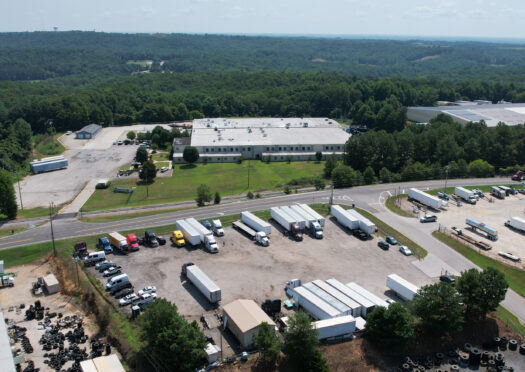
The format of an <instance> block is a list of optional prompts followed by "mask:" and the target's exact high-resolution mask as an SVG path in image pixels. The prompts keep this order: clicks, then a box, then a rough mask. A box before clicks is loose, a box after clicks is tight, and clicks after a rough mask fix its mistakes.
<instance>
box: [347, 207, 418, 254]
mask: <svg viewBox="0 0 525 372" xmlns="http://www.w3.org/2000/svg"><path fill="white" fill-rule="evenodd" d="M356 210H357V211H358V212H359V213H361V214H362V215H363V216H365V217H366V218H368V219H369V220H370V221H372V222H373V223H374V224H375V225H376V226H377V228H378V229H379V231H378V234H379V235H380V236H382V237H386V236H387V235H392V236H393V237H395V238H396V239H397V241H398V244H399V245H406V246H407V247H409V248H410V250H411V251H412V253H413V254H414V255H415V256H416V257H417V258H419V259H422V258H425V256H426V255H427V253H428V252H427V251H426V249H424V248H423V247H421V246H420V245H419V244H416V243H415V242H414V241H412V240H410V239H409V238H407V237H406V236H405V235H403V234H401V233H400V232H399V231H397V230H396V229H394V228H393V227H391V226H390V225H387V224H386V223H384V222H383V221H381V220H380V219H379V218H377V217H376V216H374V215H373V214H371V213H369V212H367V211H365V210H363V209H360V208H356Z"/></svg>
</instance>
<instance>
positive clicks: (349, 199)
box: [0, 178, 525, 321]
mask: <svg viewBox="0 0 525 372" xmlns="http://www.w3.org/2000/svg"><path fill="white" fill-rule="evenodd" d="M498 183H509V180H508V178H499V179H498V178H487V179H467V180H448V183H447V186H459V185H491V184H498ZM443 186H444V181H443V180H433V181H421V182H408V183H400V184H385V185H369V186H360V187H355V188H349V189H338V190H334V191H333V198H334V200H333V202H334V204H347V205H350V204H355V205H356V206H358V207H361V208H363V209H367V210H369V211H370V212H372V213H373V214H374V215H376V216H377V217H378V218H380V219H382V220H383V221H385V222H386V223H388V224H389V225H391V226H392V227H394V228H395V229H397V230H398V231H400V232H401V233H403V234H405V235H406V236H408V237H409V238H411V239H412V240H414V241H415V242H416V243H418V244H419V245H421V246H423V247H425V249H427V251H428V252H429V256H430V257H432V260H433V261H432V262H433V263H434V262H436V265H442V267H450V268H452V269H453V270H454V271H455V272H457V273H459V272H461V271H464V270H466V269H469V268H471V267H476V266H475V265H474V264H472V263H471V262H470V261H469V260H467V259H465V258H464V257H463V256H461V255H460V254H458V253H456V252H455V251H454V250H452V249H450V248H449V247H448V246H446V245H445V244H443V243H441V242H439V241H438V240H436V239H434V238H433V237H432V236H431V233H432V231H433V230H435V228H436V226H435V224H426V225H424V224H419V223H418V222H417V220H416V219H409V218H402V217H399V216H397V215H395V214H393V213H392V212H390V211H388V210H387V208H386V207H385V206H384V202H385V200H386V199H387V198H388V197H389V196H391V195H393V194H395V193H396V192H397V193H405V192H406V191H407V189H408V188H410V187H417V188H420V189H435V188H440V187H443ZM331 193H332V191H331V190H323V191H316V192H309V193H299V194H290V195H281V196H275V197H269V198H263V199H254V200H243V201H237V202H232V203H228V204H222V205H214V206H209V207H204V208H195V209H186V210H181V211H176V212H170V213H163V214H158V215H153V216H147V217H137V218H132V219H126V220H121V221H116V222H108V223H86V222H80V221H78V220H77V219H74V218H72V219H57V220H54V221H53V227H54V234H55V239H57V240H60V239H68V238H75V237H81V236H87V235H98V234H104V233H108V232H111V231H115V230H117V231H118V230H132V229H136V228H140V229H144V228H145V227H155V226H162V225H168V224H173V223H175V220H177V219H180V218H188V217H194V218H196V219H204V218H214V217H215V218H216V217H219V218H220V217H221V216H225V215H231V214H237V213H240V212H242V211H245V210H249V211H257V210H264V209H269V208H270V207H274V206H280V205H289V204H292V203H308V204H310V203H327V202H329V199H330V196H331ZM106 213H107V212H106ZM50 240H51V231H50V226H49V224H45V225H43V226H40V227H37V228H34V229H31V230H28V231H25V232H22V233H19V234H16V235H13V236H9V237H5V238H1V239H0V250H2V249H6V248H11V247H17V246H25V245H29V244H35V243H40V242H46V241H50ZM502 304H503V306H505V307H506V308H507V309H508V310H509V311H511V312H512V313H513V314H515V315H516V316H517V317H518V318H520V319H521V320H522V321H523V320H525V299H524V298H523V297H521V296H519V295H518V294H517V293H515V292H514V291H511V290H509V291H508V293H507V296H506V298H505V300H504V301H503V303H502Z"/></svg>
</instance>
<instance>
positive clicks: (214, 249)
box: [183, 217, 219, 253]
mask: <svg viewBox="0 0 525 372" xmlns="http://www.w3.org/2000/svg"><path fill="white" fill-rule="evenodd" d="M186 222H187V223H188V224H190V225H191V227H193V229H194V230H195V231H197V232H198V233H199V238H200V240H201V243H202V244H204V247H206V249H207V250H208V251H209V252H211V253H218V252H219V247H218V246H217V241H216V240H215V238H214V237H213V232H212V231H210V230H208V229H207V228H205V227H204V226H203V225H202V224H201V223H200V222H199V221H197V220H196V219H195V218H193V217H191V218H187V219H186ZM183 234H184V233H183Z"/></svg>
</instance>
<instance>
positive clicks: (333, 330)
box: [313, 315, 356, 340]
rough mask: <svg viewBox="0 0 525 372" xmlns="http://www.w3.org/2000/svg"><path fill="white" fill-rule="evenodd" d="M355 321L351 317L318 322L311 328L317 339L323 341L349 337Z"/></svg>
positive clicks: (352, 331) (353, 329) (346, 316)
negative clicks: (314, 331)
mask: <svg viewBox="0 0 525 372" xmlns="http://www.w3.org/2000/svg"><path fill="white" fill-rule="evenodd" d="M355 325H356V320H355V318H354V317H353V316H352V315H344V316H339V317H337V318H332V319H325V320H318V321H316V322H314V324H313V327H314V329H315V330H317V332H318V335H317V338H318V339H319V340H325V339H330V338H336V337H345V336H351V335H352V334H353V333H354V331H355Z"/></svg>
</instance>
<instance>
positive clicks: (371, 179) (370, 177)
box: [363, 166, 377, 185]
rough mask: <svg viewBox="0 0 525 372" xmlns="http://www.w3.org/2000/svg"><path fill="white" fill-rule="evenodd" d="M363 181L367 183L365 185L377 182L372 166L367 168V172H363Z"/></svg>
mask: <svg viewBox="0 0 525 372" xmlns="http://www.w3.org/2000/svg"><path fill="white" fill-rule="evenodd" d="M363 180H364V181H365V184H367V185H370V184H372V183H375V182H376V180H377V179H376V174H375V172H374V169H373V168H372V167H371V166H368V167H366V169H365V171H364V172H363Z"/></svg>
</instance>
